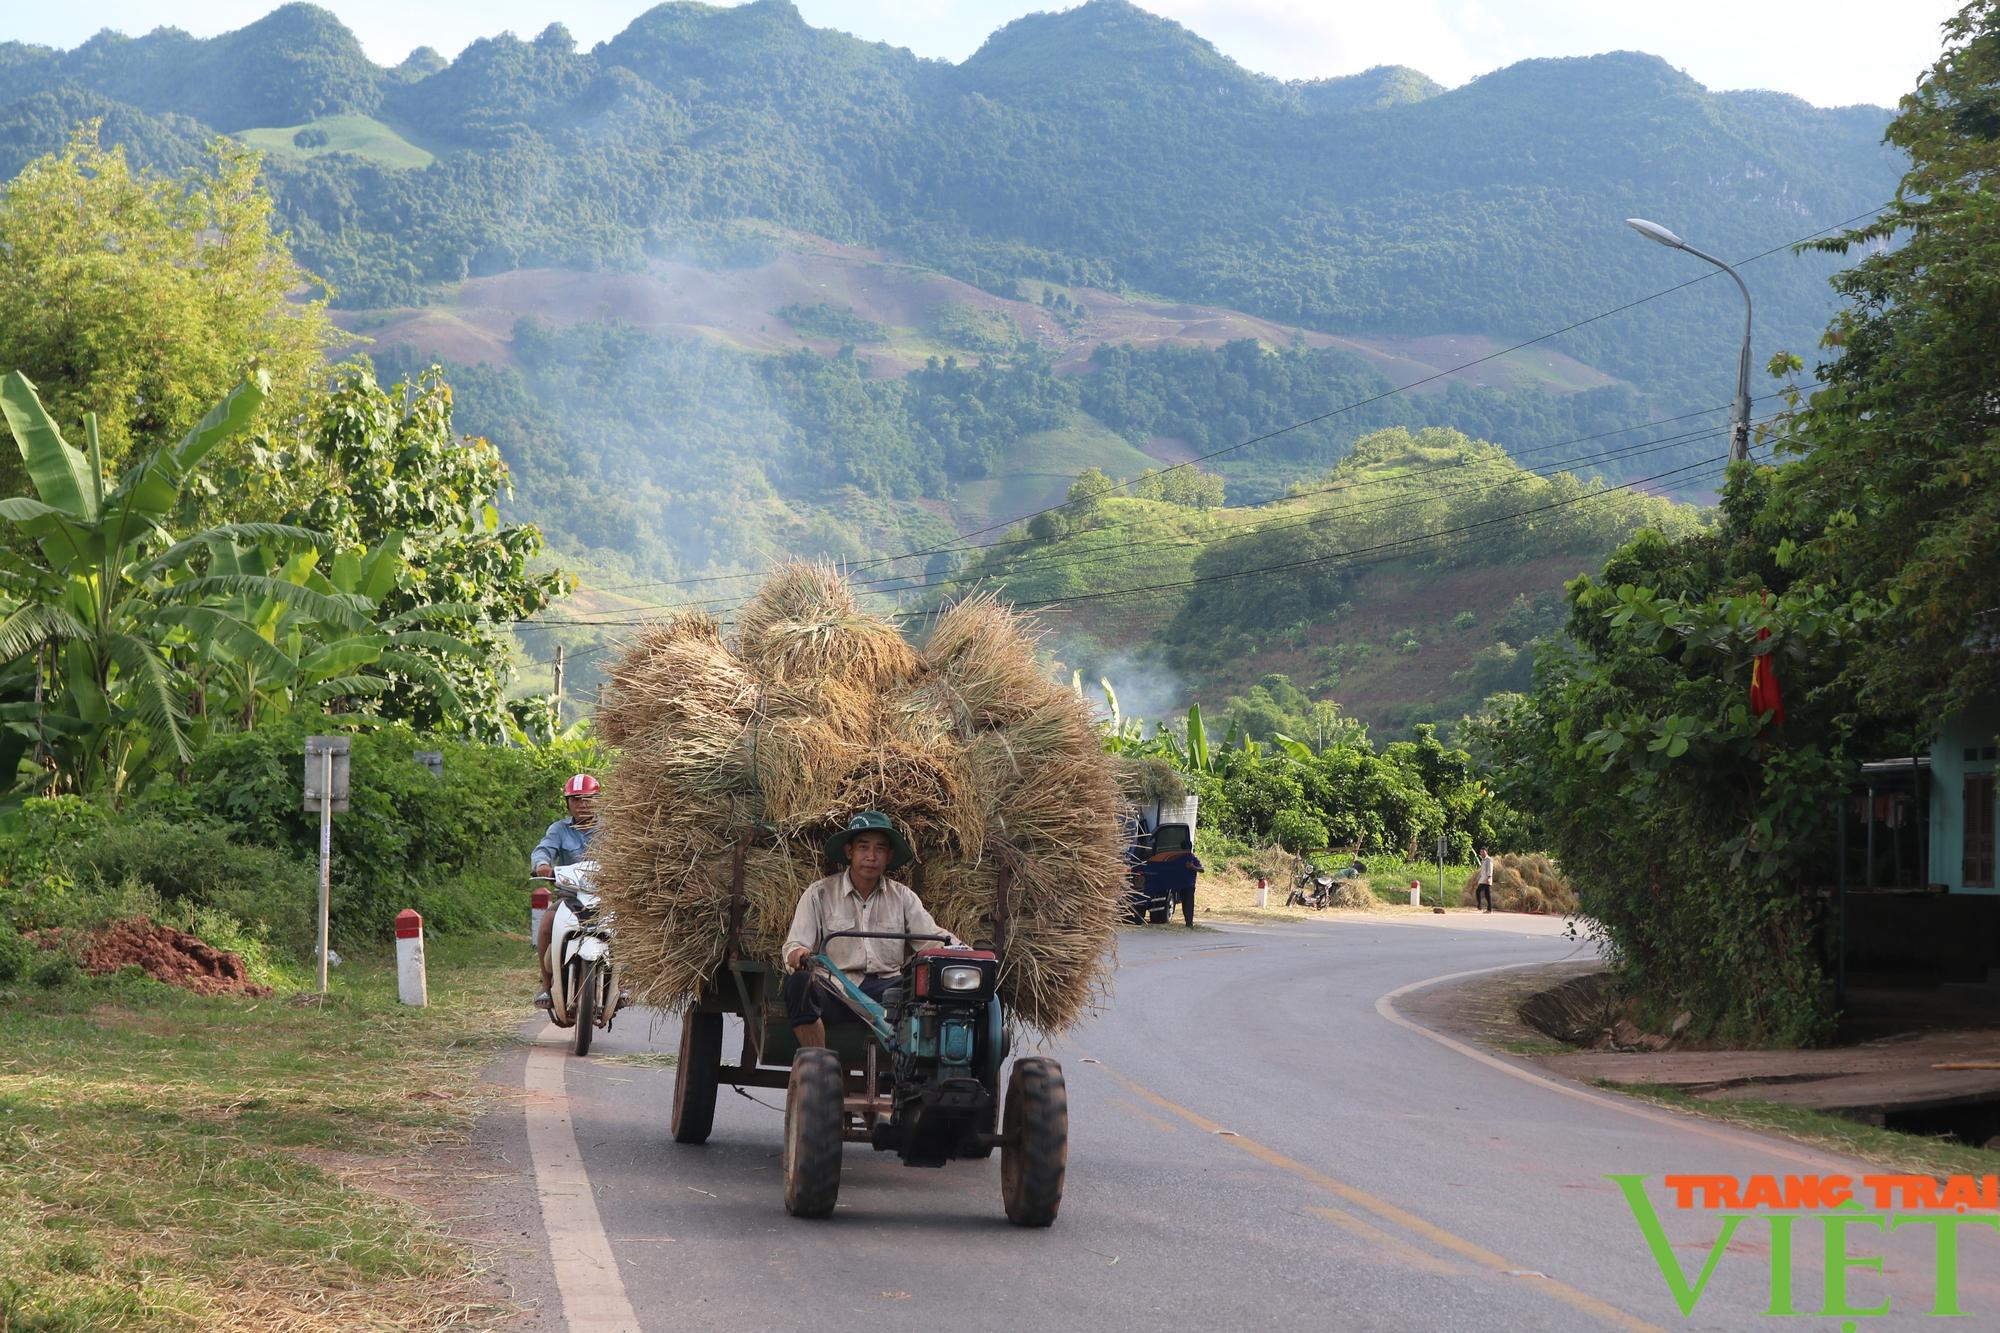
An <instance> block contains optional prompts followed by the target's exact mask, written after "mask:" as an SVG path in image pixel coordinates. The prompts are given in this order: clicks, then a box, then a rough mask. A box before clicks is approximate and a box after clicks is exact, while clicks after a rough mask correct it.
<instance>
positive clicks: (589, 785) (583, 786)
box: [563, 773, 597, 800]
mask: <svg viewBox="0 0 2000 1333" xmlns="http://www.w3.org/2000/svg"><path fill="white" fill-rule="evenodd" d="M595 795H597V779H596V778H594V777H592V776H590V774H588V773H574V774H571V775H570V780H569V781H568V782H565V783H563V798H564V799H565V800H567V799H568V798H569V797H572V796H595Z"/></svg>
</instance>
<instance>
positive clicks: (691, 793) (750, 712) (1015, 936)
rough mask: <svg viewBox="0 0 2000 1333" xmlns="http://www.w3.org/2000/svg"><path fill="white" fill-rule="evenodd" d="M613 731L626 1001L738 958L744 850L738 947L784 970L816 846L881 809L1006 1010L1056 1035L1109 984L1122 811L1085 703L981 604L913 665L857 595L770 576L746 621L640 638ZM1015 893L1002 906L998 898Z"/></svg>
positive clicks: (1017, 629)
mask: <svg viewBox="0 0 2000 1333" xmlns="http://www.w3.org/2000/svg"><path fill="white" fill-rule="evenodd" d="M598 724H599V728H600V734H602V735H603V736H604V737H605V739H606V740H608V741H610V742H611V743H612V744H614V745H616V746H618V747H619V751H620V758H619V760H618V764H617V766H616V768H615V769H614V771H613V772H612V774H611V775H610V779H609V781H607V782H606V784H605V789H604V796H603V799H602V806H603V815H602V818H603V829H602V832H601V833H600V834H599V835H598V840H597V844H596V846H597V849H598V859H599V862H600V866H601V870H600V875H599V884H600V887H601V888H602V890H603V893H604V897H605V902H606V905H607V906H608V907H610V908H612V909H613V910H614V911H616V912H617V914H618V921H619V939H618V947H619V953H620V955H621V959H622V967H623V969H624V971H625V972H626V975H627V977H628V978H629V981H630V983H631V987H632V990H633V993H634V995H635V997H637V998H639V999H641V1000H643V1001H644V1002H646V1003H648V1004H653V1005H657V1006H660V1007H663V1008H681V1007H685V1006H686V1005H687V1004H688V1003H690V1002H691V1001H692V1000H693V999H694V998H695V996H696V995H697V994H698V993H699V991H700V990H701V988H702V985H703V983H704V982H705V981H707V980H708V979H709V978H711V977H713V976H714V975H715V973H716V970H717V969H718V968H719V967H720V966H721V964H722V963H723V961H724V958H725V955H726V952H727V949H728V938H729V922H730V917H731V911H732V905H731V888H730V885H731V868H732V861H733V858H734V856H735V854H736V852H737V848H738V846H739V842H741V843H742V844H743V846H744V851H743V855H744V876H743V883H744V902H743V904H742V906H741V909H740V910H741V926H740V929H739V931H738V939H739V941H740V945H741V948H742V950H743V952H744V954H745V955H746V956H748V957H753V958H759V959H762V960H764V961H768V962H772V963H775V962H776V961H777V957H778V952H779V947H780V945H781V943H782V941H783V938H784V934H785V929H786V927H787V926H788V925H789V924H790V921H791V916H792V910H793V908H794V907H795V905H796V904H797V901H798V896H799V893H800V891H801V890H802V889H803V888H804V887H805V886H806V885H807V884H808V883H810V882H811V881H813V880H815V879H817V878H819V877H820V876H821V875H822V874H825V873H827V872H828V869H829V868H828V867H823V866H822V865H821V863H820V856H821V852H820V846H821V843H822V842H823V840H824V839H825V837H826V835H827V834H828V833H829V832H831V831H832V830H834V829H836V828H838V827H840V826H841V825H843V824H844V823H845V822H846V820H847V818H848V817H849V816H850V815H852V814H854V813H855V812H857V811H859V810H864V809H876V810H882V811H884V812H886V813H887V814H889V815H890V816H891V817H892V818H893V819H895V820H896V822H897V824H898V825H899V826H900V827H901V828H902V829H903V831H904V833H905V834H906V835H907V836H908V837H909V838H910V841H911V843H912V845H913V846H914V847H915V849H916V852H917V856H918V863H917V865H916V866H914V867H906V868H904V869H902V870H900V871H898V872H897V876H896V877H897V878H898V879H901V880H903V881H905V882H907V883H910V884H911V885H912V886H913V887H915V888H916V889H917V891H918V893H919V895H920V896H921V897H922V898H923V900H924V903H925V905H926V906H927V907H929V908H930V910H931V912H932V914H933V915H935V916H936V917H937V919H938V921H939V922H940V923H941V924H943V925H944V926H945V927H946V928H947V929H949V930H951V931H952V933H953V934H955V935H957V936H958V937H959V938H961V939H963V940H966V941H967V942H968V943H980V942H1000V941H1004V945H1005V948H1004V954H1003V963H1002V968H1001V974H1000V991H1001V996H1002V999H1003V1000H1004V1001H1005V1003H1006V1004H1007V1006H1008V1009H1009V1011H1010V1013H1011V1015H1012V1017H1013V1020H1014V1021H1015V1022H1016V1023H1017V1024H1019V1025H1021V1026H1024V1027H1028V1028H1032V1029H1034V1030H1036V1031H1039V1032H1041V1033H1044V1034H1054V1033H1056V1032H1060V1031H1061V1030H1063V1029H1064V1028H1066V1027H1068V1026H1069V1025H1070V1024H1071V1023H1073V1022H1075V1021H1076V1020H1077V1019H1078V1018H1080V1017H1082V1016H1083V1015H1084V1014H1085V1013H1086V1012H1087V1011H1088V1010H1089V1008H1090V1007H1091V1004H1092V1002H1093V1000H1094V999H1095V997H1096V994H1097V992H1098V991H1099V989H1100V988H1101V986H1102V983H1103V978H1104V975H1105V970H1106V964H1107V961H1108V958H1109V954H1110V951H1111V948H1112V945H1113V942H1114V939H1115V933H1116V927H1117V919H1118V911H1119V906H1120V902H1121V898H1122V894H1123V890H1124V863H1123V858H1122V841H1121V835H1120V831H1119V825H1118V820H1117V812H1118V810H1119V809H1120V806H1121V803H1120V799H1119V796H1118V789H1117V783H1116V779H1115V774H1114V769H1113V765H1112V762H1111V760H1110V759H1109V758H1107V757H1106V756H1105V755H1104V753H1103V751H1102V747H1101V746H1100V744H1099V742H1098V735H1097V728H1096V725H1095V722H1094V720H1093V719H1092V717H1091V714H1090V710H1089V707H1088V705H1087V704H1086V703H1085V702H1084V701H1083V700H1082V699H1080V698H1078V697H1077V695H1076V694H1075V693H1074V692H1073V691H1072V690H1070V689H1068V688H1066V687H1064V686H1062V685H1060V684H1058V683H1057V682H1056V681H1054V680H1053V679H1051V678H1050V677H1049V675H1048V673H1047V672H1046V671H1045V670H1044V669H1043V668H1042V666H1041V665H1040V664H1039V663H1038V662H1037V661H1036V659H1035V643H1034V639H1033V637H1032V635H1031V634H1030V633H1029V631H1028V630H1027V628H1026V627H1025V626H1024V624H1023V623H1022V622H1021V621H1020V620H1019V619H1018V618H1017V617H1016V616H1015V615H1014V614H1013V613H1012V612H1010V611H1008V610H1007V609H1006V608H1004V607H1002V606H1000V605H999V604H998V603H996V602H994V601H992V600H991V599H988V598H975V599H971V600H968V601H965V602H961V603H959V604H957V605H956V606H953V607H951V608H949V609H948V610H946V611H944V612H943V613H942V614H940V615H939V616H938V617H937V618H936V620H935V621H934V623H933V625H932V626H931V629H930V633H929V635H928V637H927V639H926V640H925V643H924V648H923V651H922V652H921V653H919V652H918V651H917V650H916V649H915V648H914V647H912V646H911V644H910V643H908V642H907V641H906V640H905V639H904V638H903V637H902V635H900V634H899V633H897V632H896V630H895V629H894V628H892V627H891V626H889V625H888V624H887V623H886V622H884V621H882V620H880V619H878V618H877V617H874V616H871V615H869V614H868V613H866V612H864V611H862V610H861V609H860V608H859V607H858V606H857V605H856V603H855V601H854V596H853V593H852V591H851V590H850V589H849V588H848V586H847V584H846V582H845V581H844V580H843V579H841V578H840V576H839V575H837V574H835V573H834V572H832V571H831V570H827V569H824V568H818V567H813V566H807V565H790V566H786V567H784V568H783V569H780V570H779V571H778V572H777V573H776V574H774V575H773V576H772V578H771V579H770V581H769V582H768V583H766V584H765V586H764V588H763V589H762V590H761V591H760V592H759V593H758V594H757V596H756V598H755V599H754V600H753V601H752V602H751V603H750V605H749V606H747V607H746V608H745V609H744V611H743V612H742V614H741V615H740V616H739V617H738V620H737V625H736V635H735V641H734V644H733V645H732V644H730V643H727V642H725V641H724V639H723V636H722V633H721V630H720V627H719V626H718V625H717V624H716V622H715V621H714V620H712V619H710V618H709V617H706V616H702V615H691V614H690V615H682V616H678V617H676V618H674V619H670V620H668V621H666V622H663V623H662V624H659V625H656V626H654V627H652V628H650V629H648V630H647V631H646V632H645V633H644V634H642V635H641V636H640V637H639V638H638V640H637V641H636V642H634V643H633V644H632V645H631V646H630V647H629V648H628V649H627V650H626V652H625V653H624V654H623V656H622V657H621V658H620V660H619V661H618V662H617V663H616V664H615V665H614V666H613V668H612V669H611V672H610V675H609V677H608V679H607V681H606V684H605V688H604V692H603V696H602V700H601V702H600V704H599V710H598ZM1003 882H1005V883H1006V885H1007V891H1006V894H1005V899H1004V903H1003V902H1002V898H1001V893H1000V889H1001V886H1002V884H1003Z"/></svg>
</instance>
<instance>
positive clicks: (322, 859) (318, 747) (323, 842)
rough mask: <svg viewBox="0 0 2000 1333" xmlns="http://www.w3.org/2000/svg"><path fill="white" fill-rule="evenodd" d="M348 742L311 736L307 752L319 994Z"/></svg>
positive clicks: (322, 985)
mask: <svg viewBox="0 0 2000 1333" xmlns="http://www.w3.org/2000/svg"><path fill="white" fill-rule="evenodd" d="M347 763H348V741H347V737H345V736H308V737H306V753H305V798H306V802H305V808H306V809H307V810H308V811H317V812H318V813H319V993H320V994H321V995H324V994H326V964H327V954H328V950H329V948H330V947H331V946H330V944H329V942H328V940H327V923H328V918H329V917H330V916H331V915H332V910H333V816H334V813H335V812H336V811H341V810H345V809H347V790H348V783H347V771H348V770H347Z"/></svg>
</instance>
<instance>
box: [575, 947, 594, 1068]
mask: <svg viewBox="0 0 2000 1333" xmlns="http://www.w3.org/2000/svg"><path fill="white" fill-rule="evenodd" d="M572 980H574V981H575V983H576V985H575V988H574V989H573V990H571V991H570V995H571V996H572V997H573V999H572V1000H571V1003H572V1004H573V1005H574V1012H572V1013H571V1014H570V1017H571V1018H573V1019H575V1020H576V1031H575V1032H573V1033H571V1034H570V1049H572V1050H574V1051H575V1052H576V1053H577V1054H578V1055H589V1054H590V1039H591V1037H592V1036H593V1035H595V1033H596V1032H597V964H595V963H588V962H579V963H578V964H577V965H576V972H575V974H574V976H573V977H572Z"/></svg>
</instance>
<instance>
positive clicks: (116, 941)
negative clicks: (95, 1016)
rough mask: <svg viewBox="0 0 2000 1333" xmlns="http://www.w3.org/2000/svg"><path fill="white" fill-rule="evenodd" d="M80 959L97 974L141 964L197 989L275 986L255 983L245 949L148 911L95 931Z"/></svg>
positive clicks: (264, 990)
mask: <svg viewBox="0 0 2000 1333" xmlns="http://www.w3.org/2000/svg"><path fill="white" fill-rule="evenodd" d="M80 961H81V963H82V966H83V970H84V971H86V972H88V973H90V975H92V976H94V977H102V976H108V975H110V974H111V973H113V972H119V971H122V970H124V969H125V968H128V967H135V966H136V967H139V968H142V969H144V971H145V973H146V975H147V976H149V977H152V978H154V979H155V980H158V981H164V982H166V983H167V984H168V985H169V986H180V987H182V988H184V989H186V990H191V991H193V992H194V993H195V994H197V995H255V996H265V995H269V994H270V993H271V988H270V987H269V986H253V985H252V984H250V978H249V976H248V974H247V973H245V971H244V969H243V958H242V955H240V954H233V953H226V952H224V951H223V950H221V949H217V948H215V947H214V946H213V945H209V944H204V943H202V942H201V941H200V940H198V939H196V938H195V937H194V936H192V935H190V934H188V933H187V932H185V931H180V930H175V929H174V928H173V927H171V926H161V925H155V924H154V923H153V922H152V921H150V920H148V919H147V918H145V917H135V918H133V919H132V920H130V921H114V922H112V923H111V924H110V925H108V926H103V927H100V928H99V929H97V930H94V931H92V932H91V933H90V936H89V938H88V939H87V941H86V942H85V944H84V946H83V956H82V959H81V960H80Z"/></svg>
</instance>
